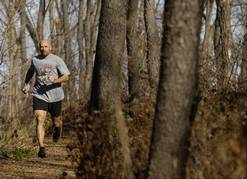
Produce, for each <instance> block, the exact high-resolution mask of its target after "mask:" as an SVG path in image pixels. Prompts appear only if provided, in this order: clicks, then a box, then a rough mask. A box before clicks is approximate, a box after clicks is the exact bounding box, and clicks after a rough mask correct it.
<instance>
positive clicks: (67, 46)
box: [61, 0, 76, 105]
mask: <svg viewBox="0 0 247 179" xmlns="http://www.w3.org/2000/svg"><path fill="white" fill-rule="evenodd" d="M68 3H69V1H67V0H62V2H61V6H62V12H63V16H62V17H63V32H64V33H63V35H64V36H63V37H64V51H65V59H64V60H65V62H66V64H67V65H68V68H69V69H70V72H71V75H70V80H69V82H68V85H67V86H66V87H67V88H66V91H67V93H66V96H67V98H66V99H67V101H68V102H69V103H70V105H71V103H72V101H73V100H75V98H76V91H75V74H74V73H75V68H74V62H73V58H72V52H71V39H72V38H71V37H72V36H71V33H70V23H69V13H68V7H69V6H68Z"/></svg>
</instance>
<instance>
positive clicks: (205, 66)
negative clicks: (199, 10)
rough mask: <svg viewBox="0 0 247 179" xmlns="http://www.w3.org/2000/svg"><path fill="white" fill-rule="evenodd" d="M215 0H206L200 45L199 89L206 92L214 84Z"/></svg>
mask: <svg viewBox="0 0 247 179" xmlns="http://www.w3.org/2000/svg"><path fill="white" fill-rule="evenodd" d="M213 3H214V0H206V1H204V4H205V12H206V14H205V33H204V38H203V41H202V43H201V45H200V58H199V89H200V91H201V92H206V91H207V90H208V89H210V87H211V86H212V82H213V75H212V74H213V73H212V71H213V48H214V43H213V38H214V24H212V23H211V21H212V13H213Z"/></svg>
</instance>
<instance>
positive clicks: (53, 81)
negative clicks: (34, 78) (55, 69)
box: [48, 76, 56, 83]
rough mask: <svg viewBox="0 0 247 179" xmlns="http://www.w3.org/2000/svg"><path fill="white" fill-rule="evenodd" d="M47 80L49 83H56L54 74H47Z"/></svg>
mask: <svg viewBox="0 0 247 179" xmlns="http://www.w3.org/2000/svg"><path fill="white" fill-rule="evenodd" d="M48 81H49V82H51V83H56V78H55V77H54V76H48Z"/></svg>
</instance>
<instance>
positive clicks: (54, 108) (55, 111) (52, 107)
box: [33, 97, 62, 117]
mask: <svg viewBox="0 0 247 179" xmlns="http://www.w3.org/2000/svg"><path fill="white" fill-rule="evenodd" d="M33 110H45V111H48V112H49V113H50V114H51V116H52V117H58V116H60V115H61V112H62V101H58V102H54V103H48V102H46V101H43V100H41V99H39V98H36V97H33Z"/></svg>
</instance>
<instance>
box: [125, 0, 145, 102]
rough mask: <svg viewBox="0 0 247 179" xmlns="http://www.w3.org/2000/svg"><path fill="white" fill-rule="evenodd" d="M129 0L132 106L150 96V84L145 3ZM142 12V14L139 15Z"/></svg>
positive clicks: (129, 59)
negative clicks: (144, 15)
mask: <svg viewBox="0 0 247 179" xmlns="http://www.w3.org/2000/svg"><path fill="white" fill-rule="evenodd" d="M141 4H142V6H141V8H140V9H139V7H138V1H136V0H129V9H128V16H127V36H126V37H127V54H128V80H129V102H130V103H131V106H134V105H135V104H137V105H138V104H139V103H140V102H141V101H142V100H143V101H145V100H146V99H147V97H149V96H150V85H149V78H148V70H147V60H146V53H145V51H146V40H145V35H146V32H145V26H144V23H143V18H144V17H143V3H141ZM139 14H140V15H139Z"/></svg>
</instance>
